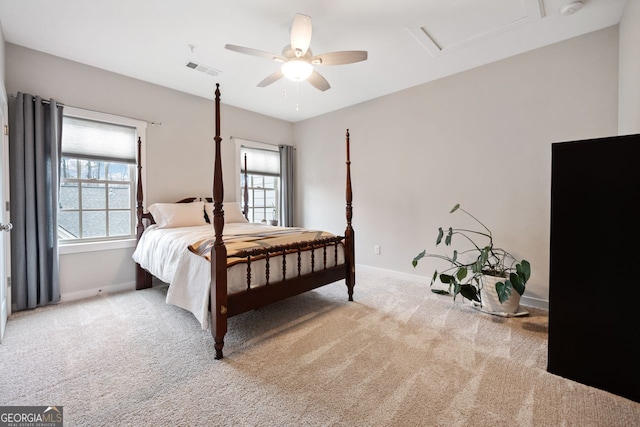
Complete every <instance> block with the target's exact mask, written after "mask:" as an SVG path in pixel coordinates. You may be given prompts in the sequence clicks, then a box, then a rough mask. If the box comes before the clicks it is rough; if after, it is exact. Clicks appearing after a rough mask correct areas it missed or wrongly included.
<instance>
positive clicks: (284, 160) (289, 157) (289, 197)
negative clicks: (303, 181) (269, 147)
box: [279, 145, 295, 227]
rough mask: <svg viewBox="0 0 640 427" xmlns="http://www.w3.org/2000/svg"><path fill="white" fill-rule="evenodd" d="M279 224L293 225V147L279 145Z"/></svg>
mask: <svg viewBox="0 0 640 427" xmlns="http://www.w3.org/2000/svg"><path fill="white" fill-rule="evenodd" d="M279 148H280V224H282V226H284V227H293V191H294V188H293V182H294V178H293V176H294V175H293V159H294V157H295V151H294V148H293V147H292V146H291V145H280V146H279Z"/></svg>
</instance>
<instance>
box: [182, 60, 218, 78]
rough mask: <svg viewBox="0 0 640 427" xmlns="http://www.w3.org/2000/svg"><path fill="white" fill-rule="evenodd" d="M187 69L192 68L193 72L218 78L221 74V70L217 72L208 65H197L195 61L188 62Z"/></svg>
mask: <svg viewBox="0 0 640 427" xmlns="http://www.w3.org/2000/svg"><path fill="white" fill-rule="evenodd" d="M186 65H187V68H191V69H192V70H196V71H200V72H201V73H205V74H208V75H210V76H217V75H218V74H220V73H221V71H220V70H216V69H215V68H213V67H209V66H207V65H202V64H197V63H195V62H193V61H189V62H187V64H186Z"/></svg>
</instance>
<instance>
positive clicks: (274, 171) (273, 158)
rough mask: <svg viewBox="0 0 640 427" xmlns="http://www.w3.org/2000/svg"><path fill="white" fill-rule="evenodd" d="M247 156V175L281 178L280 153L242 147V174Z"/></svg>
mask: <svg viewBox="0 0 640 427" xmlns="http://www.w3.org/2000/svg"><path fill="white" fill-rule="evenodd" d="M245 154H246V155H247V173H250V174H259V175H267V176H280V152H278V151H272V150H266V149H262V148H251V147H245V146H244V145H243V146H241V147H240V172H241V173H244V156H245Z"/></svg>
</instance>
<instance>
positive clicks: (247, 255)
mask: <svg viewBox="0 0 640 427" xmlns="http://www.w3.org/2000/svg"><path fill="white" fill-rule="evenodd" d="M343 240H344V237H342V236H334V237H326V238H324V239H316V240H307V241H303V242H295V243H290V244H286V245H274V246H269V247H264V248H255V249H247V250H243V251H238V252H236V253H234V254H231V255H229V256H230V257H235V258H244V259H246V261H244V262H245V263H246V265H247V287H246V289H247V291H250V290H251V289H252V288H251V285H252V279H253V277H252V274H253V273H252V270H251V263H252V262H253V261H257V260H265V268H266V269H265V277H264V279H265V286H269V284H270V282H269V281H270V278H271V277H270V276H271V263H270V259H271V258H272V257H277V256H281V257H282V259H281V260H280V267H281V271H282V281H283V282H284V281H286V280H287V279H288V278H289V279H291V278H293V277H302V276H304V274H305V273H303V272H302V253H303V252H307V251H308V252H309V253H310V257H311V272H310V273H307V274H313V273H315V272H316V271H320V270H326V269H327V268H328V267H330V266H332V267H337V266H338V252H339V251H338V245H339V244H340V243H341V242H342V241H343ZM327 248H332V249H333V256H332V259H327ZM316 250H322V260H321V266H320V267H316ZM287 255H295V256H296V258H295V260H294V262H295V264H294V266H293V268H288V267H287ZM291 273H294V274H293V275H291ZM288 274H289V277H287V275H288Z"/></svg>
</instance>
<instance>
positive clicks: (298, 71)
mask: <svg viewBox="0 0 640 427" xmlns="http://www.w3.org/2000/svg"><path fill="white" fill-rule="evenodd" d="M280 70H281V71H282V74H284V76H285V77H286V78H288V79H289V80H292V81H294V82H301V81H303V80H306V79H307V78H308V77H309V76H310V75H311V73H312V72H313V67H312V66H311V64H309V63H308V62H307V61H303V60H300V59H293V60H290V61H287V62H285V63H284V64H282V68H281V69H280Z"/></svg>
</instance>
